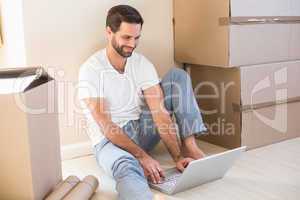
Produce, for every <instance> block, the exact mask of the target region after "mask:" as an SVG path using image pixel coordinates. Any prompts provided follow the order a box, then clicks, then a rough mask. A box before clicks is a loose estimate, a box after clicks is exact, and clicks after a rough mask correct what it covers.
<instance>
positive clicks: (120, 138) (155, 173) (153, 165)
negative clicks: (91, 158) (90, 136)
mask: <svg viewBox="0 0 300 200" xmlns="http://www.w3.org/2000/svg"><path fill="white" fill-rule="evenodd" d="M84 102H85V104H86V105H87V107H88V108H89V110H90V111H91V113H92V116H93V118H94V119H95V121H96V122H97V123H98V124H99V125H100V128H101V130H102V131H103V133H104V135H105V137H106V138H107V139H108V140H109V141H110V142H112V143H113V144H115V145H117V146H119V147H120V148H122V149H124V150H125V151H127V152H129V153H131V154H132V155H133V156H134V157H136V158H137V159H138V160H139V162H140V163H141V165H142V167H143V169H144V172H145V175H146V176H150V178H151V180H152V181H153V182H154V183H155V182H160V177H161V176H163V172H162V169H161V167H160V165H159V163H158V162H157V161H156V160H154V159H152V158H151V156H149V155H148V154H147V153H146V152H145V151H144V150H143V149H141V148H140V147H139V146H138V145H136V144H135V143H134V142H133V141H132V140H131V139H130V138H129V137H128V136H127V135H126V134H125V133H124V132H123V130H122V129H121V128H120V127H119V126H118V125H116V124H115V123H113V122H112V120H111V115H110V113H109V111H108V109H107V106H106V101H105V99H104V98H88V99H84Z"/></svg>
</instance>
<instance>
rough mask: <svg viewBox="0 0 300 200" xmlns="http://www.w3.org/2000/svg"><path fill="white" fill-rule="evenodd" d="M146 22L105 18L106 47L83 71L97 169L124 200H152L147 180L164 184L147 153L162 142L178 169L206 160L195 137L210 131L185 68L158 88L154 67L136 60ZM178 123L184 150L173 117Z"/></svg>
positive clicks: (119, 15) (120, 9) (115, 11)
mask: <svg viewBox="0 0 300 200" xmlns="http://www.w3.org/2000/svg"><path fill="white" fill-rule="evenodd" d="M142 26H143V19H142V17H141V15H140V14H139V12H138V11H137V10H136V9H134V8H132V7H130V6H127V5H119V6H115V7H112V8H111V9H110V10H109V12H108V15H107V19H106V34H107V38H108V44H107V46H106V48H105V49H103V50H100V51H99V52H97V53H95V54H94V55H93V56H91V57H90V58H89V59H88V60H87V61H86V62H85V63H84V64H83V66H82V67H81V68H80V73H79V83H80V88H79V97H80V99H81V100H82V102H83V105H84V106H86V108H87V110H88V111H89V112H86V117H87V119H88V125H89V136H90V138H91V140H92V143H93V145H94V149H95V155H96V159H97V162H98V164H99V165H100V166H101V167H102V168H103V169H104V170H105V171H106V172H107V173H108V174H110V175H111V176H112V177H113V178H114V179H115V181H116V189H117V191H118V195H119V199H130V200H131V199H152V197H153V196H152V193H151V191H150V189H149V186H148V182H147V179H149V180H150V181H153V182H154V183H159V182H160V181H162V178H163V177H164V173H163V170H162V168H161V166H160V164H159V162H158V161H156V160H154V159H153V158H152V157H151V156H150V155H149V154H148V152H149V151H150V150H152V149H153V148H154V146H155V145H156V144H157V143H158V142H159V141H160V139H161V140H162V141H163V143H164V145H165V146H166V147H167V149H168V151H169V153H170V154H171V156H172V158H173V160H174V162H175V163H176V167H177V168H178V170H180V171H183V170H184V168H185V167H186V166H187V165H188V163H189V162H191V161H192V160H194V159H200V158H202V157H203V156H204V154H203V152H202V151H201V150H200V149H199V148H198V146H197V144H196V142H195V135H196V134H201V133H202V132H204V131H206V128H205V126H204V124H203V121H202V117H201V113H200V111H199V108H198V106H197V103H196V100H195V97H194V95H193V90H192V87H191V80H190V78H189V76H188V75H187V73H186V72H185V71H183V70H181V69H178V68H174V69H172V70H170V71H169V72H168V73H167V74H166V75H165V76H164V77H163V79H162V80H161V81H160V80H159V79H158V76H157V73H156V70H155V68H154V66H153V64H152V63H151V62H150V61H149V60H147V59H146V58H145V57H144V56H142V55H141V54H138V53H135V52H134V49H135V48H136V46H137V44H138V41H139V38H140V36H141V30H142ZM172 114H174V115H175V118H176V122H177V124H178V129H179V135H180V138H181V144H180V143H179V141H178V139H177V135H176V129H175V126H174V123H173V122H172V120H171V115H172Z"/></svg>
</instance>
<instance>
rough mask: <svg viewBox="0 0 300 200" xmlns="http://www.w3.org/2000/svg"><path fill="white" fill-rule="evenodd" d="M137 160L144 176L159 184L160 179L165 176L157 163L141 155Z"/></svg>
mask: <svg viewBox="0 0 300 200" xmlns="http://www.w3.org/2000/svg"><path fill="white" fill-rule="evenodd" d="M138 160H139V162H140V163H141V166H142V167H143V169H144V173H145V176H146V177H148V178H150V180H151V181H152V182H153V183H155V184H157V183H161V178H164V177H165V176H164V173H163V170H162V169H161V167H160V164H159V162H157V161H156V160H154V159H153V158H151V156H149V155H147V154H145V155H143V156H142V157H141V158H139V159H138Z"/></svg>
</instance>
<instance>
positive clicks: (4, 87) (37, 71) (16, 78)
mask: <svg viewBox="0 0 300 200" xmlns="http://www.w3.org/2000/svg"><path fill="white" fill-rule="evenodd" d="M51 80H53V78H52V77H50V76H49V75H48V74H47V72H46V71H45V70H44V69H43V68H42V67H28V68H7V69H0V94H12V93H19V92H26V91H28V90H30V89H32V88H35V87H37V86H39V85H42V84H44V83H47V82H49V81H51Z"/></svg>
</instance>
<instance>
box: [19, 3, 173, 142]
mask: <svg viewBox="0 0 300 200" xmlns="http://www.w3.org/2000/svg"><path fill="white" fill-rule="evenodd" d="M23 1H24V2H23V9H24V10H23V12H24V13H23V16H24V34H25V48H26V60H27V65H30V66H34V65H43V66H50V67H55V69H56V70H58V71H60V72H58V71H56V72H55V73H54V76H55V77H56V79H57V80H58V81H60V83H65V84H64V85H61V88H60V93H61V96H60V97H59V104H60V111H61V114H60V131H61V142H62V144H63V145H67V144H74V143H81V142H85V141H87V136H86V134H85V132H84V129H83V128H82V126H84V120H83V119H84V118H83V116H82V115H79V114H76V113H75V112H74V105H73V104H74V98H73V97H74V96H75V94H74V87H73V85H75V84H76V81H77V73H78V69H79V66H80V65H81V64H82V63H83V62H84V60H85V59H87V58H88V57H89V56H90V55H91V54H92V53H93V52H95V51H97V50H98V49H100V48H103V47H104V46H105V45H106V38H105V36H104V29H105V18H106V13H107V11H108V9H109V8H110V7H112V6H114V5H117V4H121V3H122V4H129V5H133V6H134V7H136V8H137V9H138V10H139V11H140V13H141V14H142V16H143V18H144V20H145V25H144V27H143V32H142V38H141V41H140V45H139V47H138V49H137V51H138V52H141V53H143V54H144V55H145V56H146V57H148V58H149V59H150V60H151V61H152V62H153V63H154V64H155V66H156V68H157V70H158V72H159V74H160V76H163V75H164V74H165V73H166V72H167V71H168V69H169V68H171V67H172V66H174V59H173V32H172V30H173V29H172V0H163V1H159V2H154V1H151V0H130V1H129V0H128V1H125V0H114V1H113V0H75V1H74V0H63V1H62V0H51V1H49V0H39V1H37V0H23ZM60 73H64V75H63V76H60V75H62V74H60Z"/></svg>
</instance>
